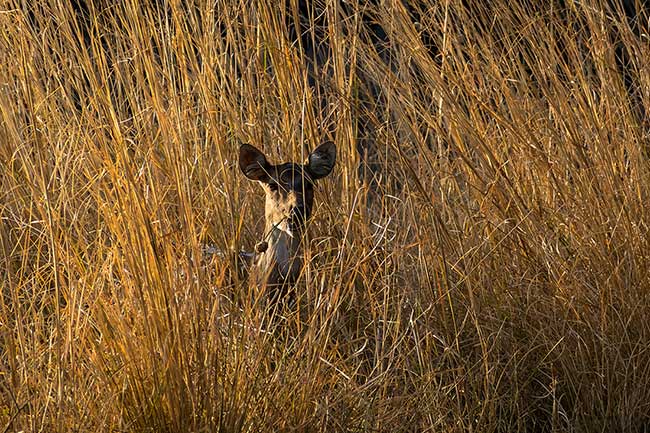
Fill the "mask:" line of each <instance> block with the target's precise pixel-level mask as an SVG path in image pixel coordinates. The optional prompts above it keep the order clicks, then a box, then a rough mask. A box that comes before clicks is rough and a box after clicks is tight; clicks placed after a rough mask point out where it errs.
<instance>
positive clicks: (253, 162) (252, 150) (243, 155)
mask: <svg viewBox="0 0 650 433" xmlns="http://www.w3.org/2000/svg"><path fill="white" fill-rule="evenodd" d="M239 168H240V169H241V171H242V173H244V176H246V177H247V178H249V179H251V180H259V181H261V182H264V181H266V180H268V178H269V169H270V168H271V165H270V164H269V163H268V161H267V160H266V157H265V156H264V154H263V153H262V152H260V151H259V150H257V148H256V147H255V146H251V145H250V144H242V145H241V146H239Z"/></svg>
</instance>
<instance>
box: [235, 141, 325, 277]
mask: <svg viewBox="0 0 650 433" xmlns="http://www.w3.org/2000/svg"><path fill="white" fill-rule="evenodd" d="M335 163H336V146H335V145H334V143H332V142H326V143H323V144H321V145H320V146H318V147H317V148H316V149H314V151H313V152H312V153H310V154H309V156H308V157H307V160H306V161H305V162H304V163H303V164H298V163H293V162H287V163H284V164H278V165H273V164H271V163H269V162H268V160H267V159H266V156H264V154H263V153H262V152H261V151H259V150H258V149H257V148H255V147H254V146H251V145H250V144H243V145H241V147H240V148H239V167H240V169H241V170H242V172H243V173H244V175H245V176H246V177H247V178H249V179H251V180H254V181H257V182H259V184H260V185H261V186H262V188H263V189H264V192H265V194H266V205H265V218H266V229H265V237H264V241H266V242H268V247H267V248H266V251H264V252H261V253H260V254H259V256H258V258H257V259H256V261H255V265H256V267H257V268H258V269H257V271H258V275H262V277H261V278H262V279H263V280H264V282H266V284H285V283H289V284H291V283H293V281H295V279H296V277H297V276H298V274H299V272H300V268H301V267H302V261H301V259H300V257H299V253H300V251H299V250H300V243H301V238H302V233H303V231H304V228H305V223H306V222H307V221H308V220H309V218H310V217H311V211H312V206H313V203H314V182H316V181H317V180H319V179H322V178H324V177H325V176H327V175H329V174H330V173H331V172H332V169H333V168H334V164H335ZM258 278H259V277H258Z"/></svg>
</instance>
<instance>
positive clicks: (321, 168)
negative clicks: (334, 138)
mask: <svg viewBox="0 0 650 433" xmlns="http://www.w3.org/2000/svg"><path fill="white" fill-rule="evenodd" d="M334 164H336V145H335V144H334V143H333V142H331V141H326V142H325V143H323V144H321V145H320V146H318V147H317V148H316V149H314V151H313V152H312V153H310V154H309V156H308V157H307V161H305V165H306V166H307V172H308V173H309V175H310V176H311V178H312V179H313V180H316V179H322V178H324V177H325V176H327V175H328V174H330V173H331V172H332V169H333V168H334Z"/></svg>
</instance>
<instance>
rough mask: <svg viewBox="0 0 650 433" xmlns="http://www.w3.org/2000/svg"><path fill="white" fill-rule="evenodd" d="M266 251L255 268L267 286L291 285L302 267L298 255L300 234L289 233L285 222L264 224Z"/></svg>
mask: <svg viewBox="0 0 650 433" xmlns="http://www.w3.org/2000/svg"><path fill="white" fill-rule="evenodd" d="M265 234H266V236H265V239H264V240H265V241H266V242H267V243H268V246H267V248H266V251H264V252H263V253H261V254H260V255H259V256H258V258H257V260H256V263H257V267H258V268H259V269H260V271H261V272H262V274H263V275H264V276H265V278H266V283H267V284H283V283H286V282H288V283H292V282H293V281H295V280H296V279H297V277H298V274H299V273H300V269H301V267H302V257H301V255H300V253H301V251H300V247H301V245H300V244H301V241H300V239H301V233H299V232H295V231H291V230H290V228H289V225H288V222H287V221H286V220H283V221H280V222H274V221H268V220H267V222H266V229H265Z"/></svg>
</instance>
